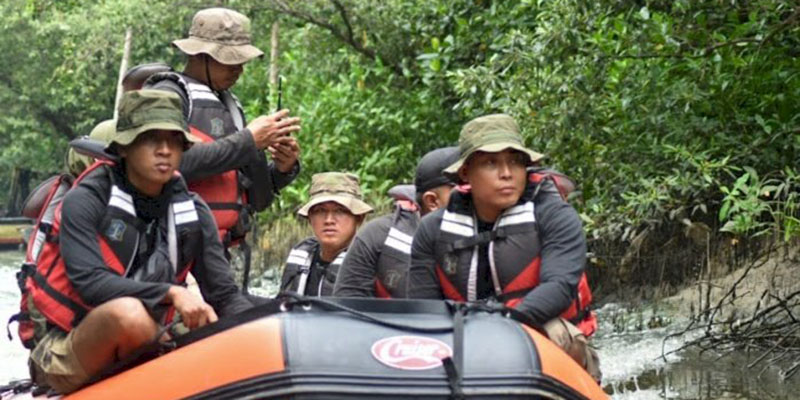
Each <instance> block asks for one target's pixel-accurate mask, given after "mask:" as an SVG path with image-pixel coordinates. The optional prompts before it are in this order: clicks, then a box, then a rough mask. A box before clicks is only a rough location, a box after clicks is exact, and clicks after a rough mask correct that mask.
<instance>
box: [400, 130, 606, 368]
mask: <svg viewBox="0 0 800 400" xmlns="http://www.w3.org/2000/svg"><path fill="white" fill-rule="evenodd" d="M458 143H459V149H460V157H459V159H458V161H456V162H454V163H453V164H452V165H450V166H449V167H447V168H446V169H445V170H444V174H445V175H447V176H449V177H450V178H451V179H453V180H454V181H455V182H458V183H459V186H457V187H456V190H454V191H453V192H452V194H451V195H450V199H449V201H448V204H447V206H446V207H445V208H440V209H438V210H436V211H434V212H432V213H430V214H428V215H427V216H425V217H424V218H423V219H422V220H421V221H420V226H419V227H418V228H417V231H416V233H415V235H414V240H413V243H412V246H411V266H410V269H409V276H408V282H407V284H408V289H407V290H408V297H410V298H429V299H445V298H447V299H451V300H455V301H478V300H490V301H498V302H502V303H505V305H506V306H508V307H514V308H516V309H518V310H519V311H521V312H524V313H525V314H527V315H528V316H529V317H530V318H531V319H532V321H533V322H534V323H537V324H539V325H540V326H542V328H543V330H544V331H545V332H546V333H547V335H548V336H549V337H550V340H552V341H553V342H554V343H556V344H557V345H559V346H560V347H561V348H562V349H564V350H565V351H566V352H567V353H568V354H569V355H570V356H572V358H573V359H575V360H576V361H577V362H578V363H579V364H580V365H581V366H583V367H584V368H585V369H586V370H587V371H588V372H589V373H590V374H591V375H592V377H594V378H595V379H596V380H597V381H598V382H599V381H600V378H601V375H600V369H599V364H598V361H597V354H596V353H595V352H594V350H592V349H591V347H589V344H588V337H590V336H591V335H592V334H593V333H594V331H595V330H596V328H597V321H596V319H595V317H594V314H593V313H592V312H591V311H590V310H589V308H588V307H589V304H588V303H589V301H590V300H591V291H590V290H589V287H588V284H587V281H586V277H585V272H584V267H585V265H586V238H585V237H584V234H583V229H582V227H581V220H580V218H579V217H578V213H577V212H576V211H575V209H574V208H572V206H570V205H569V204H568V203H567V202H565V201H564V200H563V199H562V196H561V194H560V193H559V190H558V188H557V187H556V184H555V183H554V182H553V180H551V179H543V178H542V177H541V174H538V173H537V170H536V169H532V170H530V171H529V170H527V169H526V168H527V167H532V166H535V165H536V163H537V162H538V161H540V160H541V159H542V158H544V155H542V154H540V153H537V152H535V151H532V150H529V149H527V148H525V146H524V145H523V144H522V136H521V135H520V130H519V126H518V125H517V122H516V121H515V120H514V119H513V118H512V117H511V116H509V115H505V114H493V115H486V116H483V117H479V118H476V119H473V120H472V121H470V122H468V123H467V124H465V125H464V127H463V129H462V130H461V133H460V136H459V141H458Z"/></svg>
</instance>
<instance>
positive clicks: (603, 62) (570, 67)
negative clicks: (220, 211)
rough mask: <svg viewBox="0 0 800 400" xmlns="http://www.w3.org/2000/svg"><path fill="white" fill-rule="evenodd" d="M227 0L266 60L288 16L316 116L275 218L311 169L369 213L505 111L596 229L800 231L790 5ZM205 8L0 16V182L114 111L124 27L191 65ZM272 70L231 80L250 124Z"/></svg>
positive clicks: (84, 9) (54, 4) (142, 57)
mask: <svg viewBox="0 0 800 400" xmlns="http://www.w3.org/2000/svg"><path fill="white" fill-rule="evenodd" d="M223 3H224V4H225V5H227V6H229V7H231V8H235V9H238V10H240V11H242V12H244V13H246V14H248V15H249V16H250V17H251V19H252V21H253V24H252V26H253V36H254V38H255V44H256V45H257V46H258V47H260V48H262V49H264V50H267V49H269V47H270V46H269V40H270V39H269V37H270V35H269V31H270V27H271V25H272V23H273V22H274V21H276V20H277V21H280V22H281V45H280V48H281V55H280V59H279V60H278V61H279V65H280V68H281V75H282V76H283V89H284V91H283V94H284V96H283V103H284V105H285V106H287V107H288V108H290V109H292V111H293V113H295V114H296V115H299V116H300V117H302V119H303V130H302V131H301V132H300V133H299V134H298V139H299V141H300V144H301V146H302V149H303V155H302V163H303V173H302V174H301V176H300V178H299V179H298V181H297V182H295V183H294V184H293V185H292V186H290V187H288V188H286V189H284V191H283V192H282V194H281V196H280V197H279V200H278V201H276V203H275V205H274V206H273V208H272V209H271V210H270V211H268V212H265V213H263V214H262V215H261V219H262V220H264V221H273V220H274V219H276V218H280V217H281V216H288V215H291V214H292V213H293V212H294V210H296V208H297V207H298V206H299V205H300V204H302V202H304V201H305V200H306V199H307V189H308V183H309V180H310V176H311V175H312V174H313V173H315V172H322V171H329V170H344V171H351V172H355V173H358V174H359V175H360V176H361V178H362V184H363V185H362V186H363V188H364V190H365V193H366V194H367V198H368V201H369V202H371V203H373V204H374V205H378V206H385V205H386V203H387V199H386V198H385V191H386V189H388V188H389V187H390V186H391V185H393V184H395V183H400V182H409V181H411V179H412V177H413V170H414V166H415V164H416V161H417V160H418V158H419V157H420V156H421V155H422V154H424V153H425V152H426V151H428V150H430V149H433V148H436V147H440V146H443V145H450V144H454V143H455V141H456V139H457V136H458V131H459V129H460V126H461V125H462V124H463V123H464V122H466V121H467V120H469V119H471V118H473V117H475V116H478V115H481V114H485V113H490V112H506V113H510V114H512V115H514V116H515V117H516V118H517V119H518V121H519V122H520V125H521V126H522V129H523V134H524V137H525V140H526V142H527V143H528V145H529V146H531V147H532V148H535V149H536V150H539V151H542V152H544V153H546V154H547V155H548V156H549V158H548V160H547V163H549V164H550V165H552V166H553V167H555V168H557V169H559V170H561V171H563V172H565V173H567V174H568V175H570V176H571V177H573V178H574V179H575V180H576V181H577V182H578V183H579V187H580V189H581V193H582V196H581V197H580V198H579V199H578V202H577V203H576V206H577V207H578V208H579V211H580V213H581V217H582V218H583V220H584V222H585V226H586V229H587V233H588V234H589V235H590V237H594V238H606V239H611V240H614V239H623V240H628V239H630V238H631V236H632V235H634V234H635V232H637V231H640V230H641V229H642V227H644V226H653V225H659V224H664V223H670V222H671V221H683V220H685V219H690V220H706V221H707V222H709V221H712V220H714V219H718V217H721V220H720V222H721V223H722V224H724V226H725V228H724V231H726V232H732V233H735V234H764V233H766V232H768V231H769V232H777V233H780V234H781V235H783V236H784V237H786V238H789V237H793V236H797V235H798V232H799V231H800V227H798V225H799V224H798V213H797V198H796V197H797V196H796V192H797V167H796V163H797V160H798V150H800V135H798V132H800V113H798V112H797V110H798V109H797V106H796V103H797V101H796V99H797V98H800V73H798V71H800V61H798V55H800V53H798V50H797V49H798V48H800V29H799V28H798V21H800V18H798V11H797V10H796V9H794V8H793V7H794V6H792V5H791V3H788V2H785V1H779V0H754V1H746V2H745V1H739V0H734V1H727V2H724V3H721V2H718V1H699V2H698V1H689V0H677V1H658V0H651V1H630V0H626V1H596V2H585V1H577V0H556V1H540V0H521V1H515V2H512V1H499V0H495V1H492V0H447V1H442V0H435V1H421V0H387V1H381V2H374V1H363V0H347V1H334V0H314V1H306V2H263V1H256V0H229V1H226V2H223ZM205 6H207V4H205V3H202V2H200V1H194V0H191V1H177V0H159V1H147V2H145V1H143V0H135V1H123V0H105V1H95V2H76V1H52V0H11V1H8V2H4V3H3V4H2V5H0V12H2V13H3V14H2V15H3V17H2V19H0V32H2V36H0V38H2V39H0V51H2V52H3V54H4V57H3V58H2V59H0V103H2V107H3V109H4V110H5V111H7V112H4V113H3V114H2V115H0V145H2V150H0V151H2V153H1V154H0V177H5V176H6V175H8V174H7V171H8V168H9V167H10V166H12V165H21V164H22V165H28V166H30V168H31V169H33V170H36V171H41V172H45V171H47V172H51V171H55V170H57V169H58V168H60V163H61V160H62V154H63V151H64V150H65V142H66V140H68V139H69V138H72V137H74V136H76V135H79V134H82V133H86V132H88V130H89V129H90V128H91V127H92V126H93V125H94V123H96V122H97V121H99V120H102V119H104V118H107V117H108V116H109V115H110V114H111V104H112V102H113V98H114V83H115V81H116V75H117V72H118V71H117V69H118V63H119V58H120V55H121V52H122V40H123V37H124V31H125V28H126V27H131V28H133V29H134V38H133V60H132V62H133V63H134V64H136V63H140V62H148V61H157V60H161V61H166V62H169V63H171V64H172V65H174V66H175V67H176V68H179V67H180V65H179V63H180V62H181V59H182V58H181V56H180V55H179V54H177V53H176V52H175V51H172V50H170V48H169V46H168V43H169V41H171V40H174V39H176V38H179V37H183V36H184V35H185V32H186V30H187V27H188V25H189V22H190V20H191V16H192V14H193V13H194V12H195V11H196V10H197V9H199V8H202V7H205ZM87 21H88V22H90V23H87ZM21 37H24V38H25V41H24V43H25V45H20V43H21V42H20V41H19V40H18V38H21ZM267 53H268V52H267ZM268 71H269V60H268V57H267V59H264V60H260V61H254V62H252V63H249V64H248V65H247V68H246V72H245V74H244V75H243V77H242V78H241V79H240V81H239V82H238V84H237V86H236V87H235V88H234V91H235V92H236V93H237V94H238V96H239V97H240V99H241V100H242V101H243V103H244V104H245V107H246V112H247V114H248V116H249V117H250V118H253V117H255V116H257V115H259V114H264V113H268V112H270V111H271V110H273V109H274V107H275V99H274V91H275V88H271V87H270V85H269V81H268ZM746 166H750V168H745V167H746ZM0 179H3V178H0ZM2 183H3V182H0V184H2ZM765 191H767V192H769V195H765V194H764V192H765Z"/></svg>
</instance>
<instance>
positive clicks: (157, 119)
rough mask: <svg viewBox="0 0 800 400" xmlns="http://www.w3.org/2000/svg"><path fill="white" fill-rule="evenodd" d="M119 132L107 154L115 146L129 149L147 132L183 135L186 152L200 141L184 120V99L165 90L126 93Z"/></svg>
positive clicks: (113, 150) (118, 127)
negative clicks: (128, 147) (155, 131)
mask: <svg viewBox="0 0 800 400" xmlns="http://www.w3.org/2000/svg"><path fill="white" fill-rule="evenodd" d="M118 114H119V117H118V119H117V126H116V133H114V135H113V136H112V137H111V138H110V140H109V142H110V143H109V145H108V147H106V150H107V151H110V152H112V153H113V152H115V151H116V150H115V145H121V146H127V145H129V144H131V143H133V141H134V140H136V137H138V136H139V135H141V134H142V133H144V132H147V131H151V130H157V129H163V130H167V131H178V132H183V137H184V139H186V140H185V146H184V149H188V148H189V146H191V144H192V143H196V142H200V139H198V138H196V137H195V136H193V135H191V134H190V133H189V128H188V126H187V125H186V119H185V118H184V117H183V108H182V106H181V98H180V97H178V95H177V94H176V93H172V92H167V91H165V90H155V89H143V90H133V91H130V92H125V93H123V95H122V99H121V100H120V102H119V113H118Z"/></svg>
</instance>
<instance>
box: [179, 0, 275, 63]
mask: <svg viewBox="0 0 800 400" xmlns="http://www.w3.org/2000/svg"><path fill="white" fill-rule="evenodd" d="M172 44H173V45H174V46H175V47H177V48H178V49H180V50H181V51H182V52H184V53H186V54H188V55H192V56H193V55H197V54H208V55H209V56H211V57H213V58H214V59H215V60H217V61H219V62H220V63H222V64H227V65H238V64H244V63H246V62H248V61H250V60H252V59H254V58H256V57H261V56H263V55H264V52H262V51H261V50H259V49H258V48H257V47H255V46H253V45H252V44H250V19H249V18H247V17H246V16H244V14H241V13H238V12H236V11H233V10H229V9H227V8H207V9H205V10H200V11H198V12H197V13H196V14H195V15H194V18H192V27H191V28H189V37H188V38H186V39H178V40H175V41H173V42H172Z"/></svg>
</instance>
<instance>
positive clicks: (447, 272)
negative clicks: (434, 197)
mask: <svg viewBox="0 0 800 400" xmlns="http://www.w3.org/2000/svg"><path fill="white" fill-rule="evenodd" d="M528 181H529V182H528V185H527V187H526V190H525V193H524V194H523V196H522V199H521V200H520V202H519V203H518V204H517V205H515V206H513V207H510V208H508V209H506V210H505V211H504V212H503V213H502V214H501V215H500V216H499V217H498V218H497V220H496V221H495V225H494V228H493V229H492V231H487V232H481V233H477V221H476V218H474V217H473V211H472V208H471V203H470V201H469V196H470V195H469V189H468V188H465V187H459V188H457V190H456V191H454V192H453V193H452V194H451V197H450V202H449V203H448V206H447V209H446V210H445V211H444V214H443V216H442V221H441V224H440V226H439V230H440V232H439V237H438V239H437V242H436V244H435V257H436V269H435V271H436V275H437V277H438V279H439V282H440V285H441V287H442V293H443V294H444V295H445V297H447V298H449V299H451V300H456V301H475V300H479V299H478V298H477V296H478V293H477V280H478V279H479V278H478V276H477V275H478V253H479V252H478V249H479V247H480V246H481V245H483V244H487V245H488V256H489V268H490V275H491V281H492V286H493V289H494V297H496V298H497V299H498V300H501V301H503V302H504V303H505V304H506V305H507V306H509V307H515V306H516V305H518V304H519V303H521V302H522V298H523V297H524V296H525V295H526V294H527V293H528V292H530V291H531V290H532V289H533V288H535V287H536V286H538V285H539V268H540V266H541V254H540V253H541V248H542V243H541V240H540V238H539V229H538V224H537V222H536V215H535V211H534V210H535V207H536V197H537V195H539V193H540V191H544V192H551V193H555V192H558V193H559V194H561V190H560V189H559V188H557V185H556V183H557V182H556V181H555V179H553V178H552V176H548V175H547V174H544V173H541V171H535V172H530V173H529V175H528ZM521 260H525V261H522V262H521ZM465 266H467V268H465ZM498 266H502V268H498ZM577 292H578V293H577V296H576V299H575V301H574V302H573V304H572V305H570V307H569V308H568V309H567V310H565V311H564V312H563V313H562V315H561V316H562V317H563V318H565V319H567V320H569V321H571V322H572V323H574V324H575V325H577V326H578V328H579V329H581V331H583V332H584V334H586V336H591V335H592V334H593V333H594V332H595V330H596V329H597V321H596V318H595V316H594V314H593V313H592V312H591V311H590V309H589V305H590V303H591V300H592V293H591V290H590V288H589V285H588V281H587V279H586V274H585V273H584V274H582V276H581V279H580V282H579V283H578V288H577Z"/></svg>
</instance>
